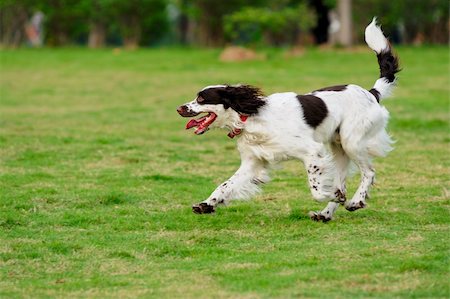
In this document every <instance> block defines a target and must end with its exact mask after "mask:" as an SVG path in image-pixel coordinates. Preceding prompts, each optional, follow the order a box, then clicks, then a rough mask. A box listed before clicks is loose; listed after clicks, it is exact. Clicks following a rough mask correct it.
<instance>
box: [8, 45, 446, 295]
mask: <svg viewBox="0 0 450 299" xmlns="http://www.w3.org/2000/svg"><path fill="white" fill-rule="evenodd" d="M267 53H268V59H267V60H266V61H256V62H244V63H221V62H219V61H218V59H217V57H218V55H219V52H218V50H196V49H151V50H139V51H134V52H118V51H112V50H100V51H88V50H84V49H41V50H27V49H21V50H16V51H6V50H3V51H2V52H0V55H1V72H0V76H1V78H0V84H1V85H0V86H1V111H0V112H1V115H0V130H1V131H0V132H1V134H0V146H1V153H0V157H1V158H0V161H1V164H0V177H1V179H0V184H1V185H0V297H2V298H8V297H13V298H20V297H33V298H45V297H62V298H66V297H80V298H85V297H88V298H105V297H120V298H122V297H124V298H127V297H128V298H135V297H154V298H174V297H178V298H289V297H324V298H330V297H331V298H349V297H354V298H363V297H364V298H367V297H376V298H392V297H398V298H424V297H426V298H448V296H449V295H450V294H449V284H448V278H449V226H448V224H449V192H450V191H449V189H450V188H449V164H450V163H449V140H450V137H449V86H450V84H449V75H448V68H449V61H448V48H445V47H442V48H439V47H429V48H399V49H398V53H399V55H400V58H401V64H402V68H403V71H402V73H401V75H400V76H401V78H400V81H399V87H398V89H397V90H396V93H395V97H394V99H392V100H386V101H384V102H383V104H384V105H385V106H387V108H388V109H389V111H390V112H391V118H392V119H391V122H390V127H389V130H390V132H391V133H392V135H393V137H394V138H395V139H396V140H397V143H396V149H395V151H393V152H392V153H391V154H390V155H389V156H388V157H387V158H385V159H381V160H377V161H376V163H375V165H376V169H377V173H378V177H377V186H376V188H375V189H374V190H373V191H372V198H371V200H370V201H369V206H368V208H367V209H363V210H359V211H357V212H354V213H349V212H347V211H346V210H345V209H340V210H339V211H338V212H337V214H336V219H335V221H332V222H330V223H327V224H323V223H315V222H312V221H310V220H309V218H308V217H307V212H308V211H309V210H318V209H320V208H322V207H323V204H319V203H316V202H314V201H313V200H312V199H311V196H310V194H309V191H308V188H307V182H306V177H305V171H304V170H303V166H302V165H301V164H300V163H299V162H295V161H293V162H287V163H285V164H284V167H283V168H282V169H280V170H277V171H275V172H274V174H273V182H272V183H271V184H269V185H268V186H267V187H265V192H264V194H262V195H260V196H257V197H256V198H255V199H254V200H252V201H244V202H235V203H233V204H232V205H231V206H229V207H227V208H222V209H219V210H218V211H217V213H216V214H215V215H211V216H210V215H201V216H200V215H194V214H192V212H191V208H190V206H191V204H192V203H196V202H198V201H200V200H203V199H205V198H206V197H207V196H208V195H209V194H210V192H212V190H213V189H214V188H215V187H216V185H217V184H218V183H220V182H221V181H223V180H225V179H227V178H228V177H229V176H230V175H231V174H232V173H233V172H234V171H235V170H236V169H237V167H238V165H239V157H238V153H237V151H236V149H235V141H234V140H231V139H229V138H227V137H226V132H223V131H210V132H208V133H207V134H205V135H203V136H195V135H193V134H192V132H190V131H189V132H186V131H184V129H183V128H184V124H185V122H186V120H185V119H182V118H180V117H178V116H177V114H176V111H175V109H176V107H177V105H179V104H181V103H183V102H186V101H189V100H191V99H192V98H193V97H194V95H195V93H196V92H197V91H198V90H199V89H200V88H202V87H203V86H205V85H209V84H216V83H223V82H229V83H238V82H245V83H250V84H254V85H257V86H261V87H263V89H264V90H265V92H266V93H272V92H277V91H291V90H294V91H297V92H299V93H305V92H308V91H310V90H312V89H316V88H320V87H323V86H327V85H335V84H340V83H349V82H352V83H357V84H360V85H362V86H364V87H367V88H369V87H371V86H372V85H373V83H374V81H375V80H376V78H377V75H378V71H377V63H376V57H375V55H373V53H371V51H370V50H368V49H367V51H357V52H346V51H343V50H340V51H319V50H314V49H311V50H309V51H307V53H306V54H305V55H304V56H301V57H296V58H289V59H287V58H284V56H283V53H282V52H281V51H279V50H268V51H267ZM357 182H358V179H357V178H356V177H355V178H353V179H352V180H351V181H350V191H354V190H355V188H356V185H357Z"/></svg>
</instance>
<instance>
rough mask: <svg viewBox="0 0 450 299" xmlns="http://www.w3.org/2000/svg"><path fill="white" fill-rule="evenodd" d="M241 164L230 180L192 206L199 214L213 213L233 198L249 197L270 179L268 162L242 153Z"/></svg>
mask: <svg viewBox="0 0 450 299" xmlns="http://www.w3.org/2000/svg"><path fill="white" fill-rule="evenodd" d="M241 159H242V161H241V166H240V167H239V169H238V170H237V171H236V173H235V174H234V175H233V176H232V177H230V178H229V179H228V180H226V181H225V182H223V183H222V184H220V185H219V186H218V187H217V188H216V190H214V192H213V193H212V194H211V195H210V196H209V197H208V199H206V200H205V201H202V202H201V203H199V204H195V205H193V206H192V210H193V212H194V213H197V214H206V213H213V212H214V211H215V207H216V206H217V205H219V204H227V203H228V202H229V201H230V200H232V199H245V198H249V197H251V196H252V195H254V194H255V193H257V192H258V191H260V185H261V184H264V183H267V182H268V181H269V176H268V171H267V167H266V163H265V162H264V161H262V160H259V159H257V158H255V157H253V156H244V155H241Z"/></svg>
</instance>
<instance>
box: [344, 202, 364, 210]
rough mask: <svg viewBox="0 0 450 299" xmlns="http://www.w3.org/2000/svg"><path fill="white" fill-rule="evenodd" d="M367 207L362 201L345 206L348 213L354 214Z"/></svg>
mask: <svg viewBox="0 0 450 299" xmlns="http://www.w3.org/2000/svg"><path fill="white" fill-rule="evenodd" d="M365 207H366V203H365V202H363V201H362V200H361V201H358V202H350V203H349V204H348V205H346V206H345V208H346V209H347V211H350V212H353V211H356V210H359V209H363V208H365Z"/></svg>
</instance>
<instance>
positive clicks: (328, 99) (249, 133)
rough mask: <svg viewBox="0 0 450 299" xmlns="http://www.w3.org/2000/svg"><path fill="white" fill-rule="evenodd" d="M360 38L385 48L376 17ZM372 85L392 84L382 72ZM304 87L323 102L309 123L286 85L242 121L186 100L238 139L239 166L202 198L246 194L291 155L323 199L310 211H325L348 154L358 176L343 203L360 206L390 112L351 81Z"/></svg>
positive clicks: (336, 196)
mask: <svg viewBox="0 0 450 299" xmlns="http://www.w3.org/2000/svg"><path fill="white" fill-rule="evenodd" d="M366 40H367V43H368V44H369V46H370V47H371V48H372V49H373V50H375V51H376V52H378V51H381V50H383V49H385V48H386V45H387V41H386V39H385V38H384V36H383V34H382V33H381V30H380V28H379V27H377V26H376V24H375V19H374V20H373V21H372V23H371V24H370V25H369V26H368V27H367V29H366ZM386 85H389V86H386ZM215 87H217V86H209V87H206V88H205V89H207V88H215ZM375 87H376V89H377V90H378V91H379V92H380V93H381V95H382V97H384V96H387V92H388V91H389V90H390V88H391V84H388V83H387V82H386V81H385V80H384V79H383V78H382V79H379V80H377V82H376V83H375ZM311 94H312V95H314V96H317V97H319V98H320V99H322V100H323V101H324V103H325V104H326V106H327V110H328V115H327V117H326V118H325V119H324V120H323V121H322V123H321V124H320V125H319V126H317V127H316V128H312V127H311V126H310V125H308V124H307V122H306V121H305V119H304V117H303V108H302V106H301V104H300V102H299V100H298V98H297V94H296V93H293V92H285V93H275V94H272V95H269V96H267V97H266V98H265V99H264V100H265V102H266V104H265V105H264V106H263V107H262V108H260V109H259V111H258V113H257V114H255V115H253V116H250V117H249V118H248V119H247V120H246V121H245V122H243V121H241V120H240V117H239V114H238V113H237V112H236V111H234V110H233V109H224V106H223V105H221V104H219V105H199V104H198V103H197V102H196V100H194V101H192V102H190V103H187V104H186V106H187V107H188V108H189V109H190V110H192V111H195V112H214V113H216V114H217V119H216V121H215V122H214V123H213V124H212V125H211V127H219V128H227V129H229V130H230V131H231V130H234V129H242V133H241V134H240V135H239V136H238V141H237V147H238V150H239V152H240V155H241V161H242V163H241V166H240V168H239V169H238V170H237V171H236V173H235V174H234V175H233V176H232V177H231V178H230V179H228V180H227V181H225V182H224V183H222V184H221V185H220V186H219V187H217V189H216V190H215V191H214V192H213V193H212V194H211V196H210V197H209V198H208V199H206V200H205V201H204V202H203V203H206V204H208V205H211V206H217V205H218V204H221V203H223V204H227V203H228V202H229V201H230V200H232V199H241V198H248V197H250V196H252V195H253V194H255V193H257V192H259V191H260V185H261V184H263V183H266V182H268V181H269V175H268V174H269V171H270V168H272V166H273V165H276V164H278V163H279V162H281V161H285V160H289V159H298V160H301V161H302V162H303V163H304V166H305V168H306V170H307V173H308V182H309V186H310V190H311V193H312V196H313V197H314V198H315V199H316V200H319V201H327V202H329V203H328V205H327V207H326V208H325V209H324V210H322V211H321V212H312V214H311V217H312V218H314V219H315V220H324V221H326V220H330V219H332V217H333V214H334V212H335V211H336V209H337V207H338V205H339V204H338V203H339V202H341V203H342V202H343V201H345V194H346V191H347V190H346V186H345V181H346V178H347V175H348V172H349V166H350V164H351V162H353V163H355V164H356V165H357V166H358V168H359V170H360V173H361V182H360V185H359V187H358V190H357V192H356V193H355V195H354V196H353V198H352V199H351V200H350V201H349V202H347V203H346V207H347V209H349V210H353V209H358V208H361V207H364V206H365V204H366V198H368V192H369V188H370V186H371V184H372V183H373V181H374V176H375V171H374V169H373V167H372V162H371V161H372V159H373V158H374V157H382V156H385V155H386V154H387V153H388V152H389V151H390V150H392V147H391V144H392V140H391V138H390V137H389V135H388V134H387V132H386V129H385V128H386V126H387V122H388V118H389V113H388V111H387V110H386V109H385V108H384V107H383V106H381V105H380V104H379V103H378V102H377V100H376V99H375V97H374V96H373V95H372V94H371V93H370V92H368V91H367V90H366V89H364V88H362V87H360V86H357V85H347V87H346V89H345V90H342V91H315V92H312V93H311Z"/></svg>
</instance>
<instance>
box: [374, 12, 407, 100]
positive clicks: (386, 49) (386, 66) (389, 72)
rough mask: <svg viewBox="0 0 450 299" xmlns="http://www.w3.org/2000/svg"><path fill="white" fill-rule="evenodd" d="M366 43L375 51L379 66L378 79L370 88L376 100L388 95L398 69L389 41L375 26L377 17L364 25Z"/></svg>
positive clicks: (396, 59) (378, 27) (379, 28)
mask: <svg viewBox="0 0 450 299" xmlns="http://www.w3.org/2000/svg"><path fill="white" fill-rule="evenodd" d="M365 36H366V43H367V45H368V46H369V47H370V48H371V49H372V50H374V51H375V53H377V58H378V64H379V66H380V79H378V80H377V81H376V82H375V85H374V86H373V88H372V89H371V90H370V93H372V94H373V95H374V96H375V98H376V99H377V101H378V102H379V101H380V100H381V99H383V98H386V97H388V96H389V95H390V94H391V93H392V90H393V88H394V86H395V81H396V77H395V74H396V73H398V72H399V71H400V69H399V66H398V57H397V55H395V54H394V53H393V52H392V47H391V44H390V43H389V41H388V40H387V39H386V37H385V36H384V34H383V31H381V27H380V26H377V18H376V17H375V18H373V20H372V22H371V23H370V24H369V26H367V27H366V34H365Z"/></svg>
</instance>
